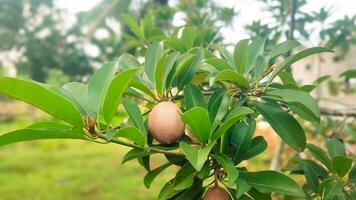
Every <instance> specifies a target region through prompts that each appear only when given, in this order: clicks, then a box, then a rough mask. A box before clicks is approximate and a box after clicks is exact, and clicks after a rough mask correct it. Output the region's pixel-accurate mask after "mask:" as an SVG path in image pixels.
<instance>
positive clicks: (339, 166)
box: [333, 156, 352, 177]
mask: <svg viewBox="0 0 356 200" xmlns="http://www.w3.org/2000/svg"><path fill="white" fill-rule="evenodd" d="M351 166H352V159H350V158H347V157H345V156H335V157H333V168H334V170H335V172H336V173H337V174H338V175H339V176H340V177H344V176H345V175H346V174H347V172H348V171H349V170H350V168H351Z"/></svg>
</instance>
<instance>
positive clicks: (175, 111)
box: [148, 101, 185, 144]
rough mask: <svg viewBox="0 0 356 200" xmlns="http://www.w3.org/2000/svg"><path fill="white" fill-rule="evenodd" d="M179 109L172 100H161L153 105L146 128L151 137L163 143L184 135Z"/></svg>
mask: <svg viewBox="0 0 356 200" xmlns="http://www.w3.org/2000/svg"><path fill="white" fill-rule="evenodd" d="M180 112H181V110H180V109H179V107H178V106H177V105H176V104H175V103H173V102H168V101H165V102H161V103H158V104H157V105H155V106H154V107H153V109H152V110H151V112H150V114H149V116H148V130H149V131H150V133H151V135H152V136H153V138H155V139H156V140H157V141H159V142H160V143H163V144H171V143H173V142H175V141H177V140H179V139H180V138H182V137H183V135H184V127H185V126H184V123H183V122H182V120H181V118H180Z"/></svg>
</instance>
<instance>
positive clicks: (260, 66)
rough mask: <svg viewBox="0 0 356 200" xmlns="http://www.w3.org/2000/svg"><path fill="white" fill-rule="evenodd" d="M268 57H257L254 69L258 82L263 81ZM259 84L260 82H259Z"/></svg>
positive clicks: (255, 78)
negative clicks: (262, 77)
mask: <svg viewBox="0 0 356 200" xmlns="http://www.w3.org/2000/svg"><path fill="white" fill-rule="evenodd" d="M266 60H267V59H266V57H264V56H263V55H259V56H257V59H256V66H255V68H254V76H253V78H254V80H257V81H259V80H260V79H261V76H262V73H263V70H264V68H265V65H266V62H267V61H266ZM257 84H258V82H257Z"/></svg>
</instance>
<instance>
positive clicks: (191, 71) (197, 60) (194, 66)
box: [175, 49, 204, 89]
mask: <svg viewBox="0 0 356 200" xmlns="http://www.w3.org/2000/svg"><path fill="white" fill-rule="evenodd" d="M197 51H198V52H197V53H196V55H195V56H193V57H188V59H187V60H186V62H183V63H182V65H181V66H180V67H179V68H178V69H177V71H176V74H175V77H176V83H177V86H178V88H179V89H181V88H183V87H184V86H185V85H186V84H188V83H189V82H190V81H191V80H192V78H193V77H194V75H195V74H196V73H197V71H198V70H199V67H200V64H201V62H202V60H203V57H204V51H203V50H201V49H198V50H197Z"/></svg>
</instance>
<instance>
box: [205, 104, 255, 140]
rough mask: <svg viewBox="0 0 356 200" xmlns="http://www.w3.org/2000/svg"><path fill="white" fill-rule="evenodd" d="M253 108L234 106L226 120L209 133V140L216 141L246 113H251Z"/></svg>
mask: <svg viewBox="0 0 356 200" xmlns="http://www.w3.org/2000/svg"><path fill="white" fill-rule="evenodd" d="M252 113H253V110H251V109H250V108H248V107H244V106H240V107H235V108H234V109H233V110H232V111H231V112H230V113H229V115H228V116H227V119H226V121H224V122H223V123H222V125H221V126H220V127H219V128H218V129H217V130H216V131H215V132H212V133H211V135H210V140H211V141H212V142H215V141H217V140H218V139H219V138H220V137H221V136H222V135H223V134H225V133H226V131H227V130H228V129H229V128H231V126H232V125H234V124H235V123H236V122H237V121H239V120H241V119H243V118H244V117H246V115H248V114H252Z"/></svg>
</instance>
